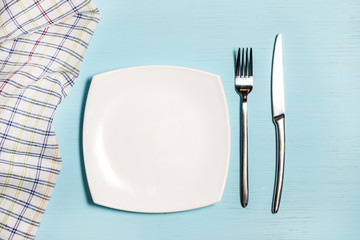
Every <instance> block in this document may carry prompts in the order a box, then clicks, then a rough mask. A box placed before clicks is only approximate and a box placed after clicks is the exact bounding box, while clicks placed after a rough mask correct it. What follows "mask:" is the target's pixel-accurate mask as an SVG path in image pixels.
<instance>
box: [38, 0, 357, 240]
mask: <svg viewBox="0 0 360 240" xmlns="http://www.w3.org/2000/svg"><path fill="white" fill-rule="evenodd" d="M96 4H97V5H98V7H99V9H100V11H101V13H102V18H101V21H100V23H99V25H98V28H97V30H96V31H95V35H94V37H93V39H92V42H91V43H90V47H89V49H88V51H87V53H86V56H85V61H84V63H83V66H82V69H81V74H80V77H79V79H78V80H77V83H76V84H75V87H74V88H73V90H72V91H71V92H70V94H69V96H68V97H67V98H66V99H65V101H64V102H63V103H62V104H61V105H60V107H59V109H58V111H57V112H56V116H55V121H54V127H55V130H56V133H57V137H58V141H59V145H60V150H61V155H62V158H63V169H62V173H61V174H60V177H59V179H58V183H57V186H56V188H55V190H54V193H53V195H52V199H51V201H50V203H49V206H48V209H47V211H46V214H45V216H44V218H43V221H42V224H41V226H40V229H39V232H38V237H37V239H38V240H49V239H52V240H57V239H59V240H60V239H61V240H64V239H67V240H70V239H76V240H79V239H87V240H91V239H105V240H107V239H109V240H112V239H126V240H140V239H144V240H145V239H146V240H147V239H154V240H155V239H156V240H161V239H172V240H180V239H204V240H205V239H206V240H211V239H214V240H215V239H287V240H288V239H358V236H359V234H360V228H359V224H360V122H359V118H360V110H359V107H358V106H359V103H360V68H359V66H360V2H359V1H358V0H342V1H340V0H336V1H334V0H319V1H312V0H302V1H284V0H273V1H266V0H252V1H237V0H223V1H218V0H216V1H215V0H182V1H179V0H159V1H146V0H121V1H116V0H102V1H100V0H98V1H96ZM277 33H282V34H283V47H284V49H283V52H284V68H285V71H284V75H285V91H286V94H285V95H286V96H285V98H286V138H287V139H286V140H287V146H286V147H287V148H286V168H285V183H284V189H283V198H282V202H281V206H280V211H279V213H278V214H276V215H273V214H271V211H270V207H271V200H272V191H273V182H274V168H275V130H274V125H273V123H272V118H271V117H272V116H271V98H270V73H271V58H272V50H273V49H272V48H273V44H274V38H275V35H276V34H277ZM238 47H253V49H254V60H255V61H254V89H253V92H252V93H251V95H250V96H249V174H250V200H249V205H248V207H247V208H245V209H243V208H242V207H241V206H240V202H239V96H238V95H237V94H236V93H235V91H234V76H233V75H234V51H235V50H236V48H238ZM154 64H164V65H179V66H185V67H191V68H197V69H201V70H205V71H209V72H213V73H216V74H218V75H220V76H221V78H222V81H223V85H224V88H225V93H226V97H227V101H228V107H229V113H230V120H231V134H232V135H231V159H230V168H229V174H228V179H227V184H226V187H225V192H224V196H223V199H222V201H221V202H220V203H218V204H216V205H213V206H210V207H206V208H202V209H198V210H193V211H187V212H180V213H171V214H141V213H129V212H123V211H118V210H113V209H108V208H105V207H101V206H97V205H94V204H93V203H92V201H91V197H90V195H89V190H88V186H87V183H86V177H85V174H84V168H83V157H82V142H81V128H82V118H83V112H84V105H85V101H86V94H87V90H88V87H89V83H90V81H91V77H92V76H93V75H95V74H98V73H101V72H104V71H109V70H113V69H117V68H123V67H129V66H138V65H154Z"/></svg>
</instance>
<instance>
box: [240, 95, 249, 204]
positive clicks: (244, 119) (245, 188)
mask: <svg viewBox="0 0 360 240" xmlns="http://www.w3.org/2000/svg"><path fill="white" fill-rule="evenodd" d="M241 124H242V128H241V146H240V149H241V152H240V154H241V155H240V171H241V174H240V199H241V206H243V207H246V206H247V205H248V201H249V183H248V108H247V97H246V96H245V97H242V107H241Z"/></svg>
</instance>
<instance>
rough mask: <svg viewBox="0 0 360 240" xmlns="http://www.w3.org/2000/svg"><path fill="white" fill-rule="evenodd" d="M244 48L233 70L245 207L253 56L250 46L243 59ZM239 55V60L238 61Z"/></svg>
mask: <svg viewBox="0 0 360 240" xmlns="http://www.w3.org/2000/svg"><path fill="white" fill-rule="evenodd" d="M244 52H245V49H244V48H243V49H242V50H241V49H240V48H239V51H238V56H237V61H236V70H235V89H236V92H237V93H238V94H239V95H240V96H241V99H242V101H241V103H242V107H241V126H242V127H241V155H240V171H241V175H240V199H241V205H242V206H243V207H246V206H247V204H248V200H249V182H248V126H247V125H248V110H247V109H248V108H247V96H248V94H249V93H250V92H251V90H252V88H253V58H252V48H250V59H249V58H248V48H246V56H245V59H244ZM240 55H241V61H240Z"/></svg>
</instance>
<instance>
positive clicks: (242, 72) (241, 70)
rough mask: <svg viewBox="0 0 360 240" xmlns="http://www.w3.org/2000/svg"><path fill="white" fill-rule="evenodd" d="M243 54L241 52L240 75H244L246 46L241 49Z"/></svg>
mask: <svg viewBox="0 0 360 240" xmlns="http://www.w3.org/2000/svg"><path fill="white" fill-rule="evenodd" d="M241 51H242V54H241V66H240V77H243V76H244V48H243V49H241Z"/></svg>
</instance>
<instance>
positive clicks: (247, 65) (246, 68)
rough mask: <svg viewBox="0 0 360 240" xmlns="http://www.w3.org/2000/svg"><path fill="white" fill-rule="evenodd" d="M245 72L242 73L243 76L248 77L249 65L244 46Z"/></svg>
mask: <svg viewBox="0 0 360 240" xmlns="http://www.w3.org/2000/svg"><path fill="white" fill-rule="evenodd" d="M243 64H244V62H243ZM244 65H245V73H244V76H245V77H248V74H247V73H248V67H249V61H248V48H246V55H245V64H244Z"/></svg>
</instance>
